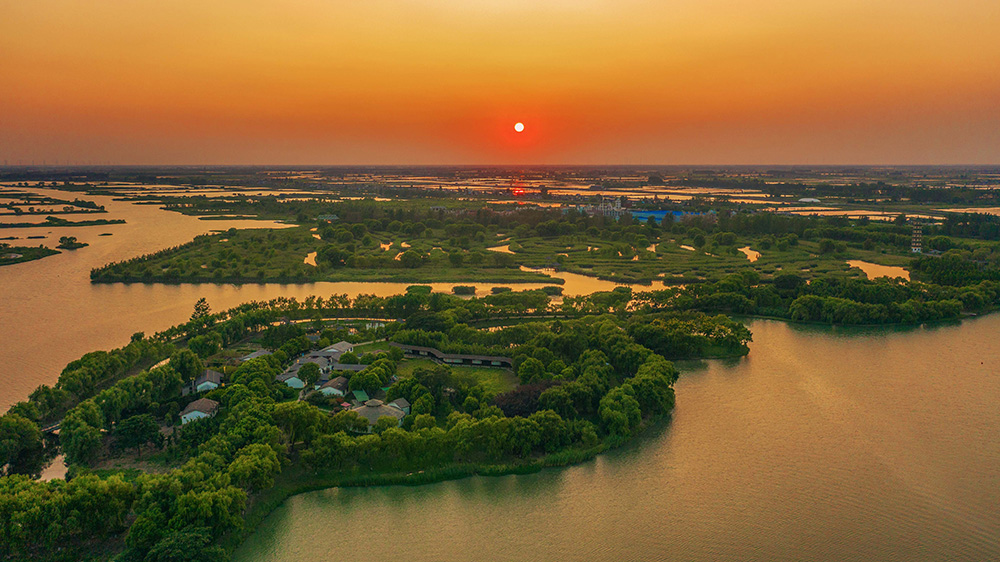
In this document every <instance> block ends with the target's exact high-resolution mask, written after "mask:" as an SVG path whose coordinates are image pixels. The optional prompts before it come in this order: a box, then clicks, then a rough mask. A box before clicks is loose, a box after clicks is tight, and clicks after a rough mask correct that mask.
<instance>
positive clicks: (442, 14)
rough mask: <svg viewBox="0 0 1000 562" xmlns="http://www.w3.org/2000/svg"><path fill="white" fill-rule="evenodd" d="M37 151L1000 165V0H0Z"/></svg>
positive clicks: (16, 92)
mask: <svg viewBox="0 0 1000 562" xmlns="http://www.w3.org/2000/svg"><path fill="white" fill-rule="evenodd" d="M518 121H522V122H524V124H525V131H524V132H523V133H520V134H518V133H515V132H514V129H513V126H514V123H515V122H518ZM42 160H46V161H47V162H48V163H50V164H51V163H54V162H55V161H58V162H60V163H97V162H102V163H103V162H111V163H138V164H143V163H145V164H185V163H190V164H212V163H216V164H229V163H247V164H353V163H363V164H410V163H434V164H449V163H455V164H461V163H512V164H518V163H525V164H528V163H552V164H559V163H562V164H575V163H579V164H587V163H594V164H605V163H622V164H654V163H663V164H823V163H827V164H934V163H937V164H945V163H952V164H976V163H978V164H1000V1H998V0H909V1H906V2H903V1H885V0H658V1H657V0H646V1H644V0H506V1H504V0H398V1H383V0H350V1H338V0H285V1H280V2H279V1H268V2H265V1H260V0H0V164H2V163H3V161H6V162H7V163H9V164H15V163H18V162H24V163H29V162H31V161H35V162H37V163H41V161H42Z"/></svg>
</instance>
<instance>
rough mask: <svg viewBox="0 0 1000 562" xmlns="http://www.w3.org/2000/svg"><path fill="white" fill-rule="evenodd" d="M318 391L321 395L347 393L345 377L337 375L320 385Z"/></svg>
mask: <svg viewBox="0 0 1000 562" xmlns="http://www.w3.org/2000/svg"><path fill="white" fill-rule="evenodd" d="M319 392H320V394H322V395H323V396H344V395H346V394H347V379H346V378H344V377H337V378H335V379H331V380H328V381H326V382H325V383H323V384H322V385H320V387H319Z"/></svg>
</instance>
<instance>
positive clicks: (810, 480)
mask: <svg viewBox="0 0 1000 562" xmlns="http://www.w3.org/2000/svg"><path fill="white" fill-rule="evenodd" d="M750 327H751V329H752V330H753V333H754V342H753V343H752V344H751V352H750V355H749V356H747V357H745V358H742V359H739V360H731V361H709V362H695V363H685V364H681V367H682V368H683V374H682V377H681V379H680V380H679V381H678V383H677V385H676V389H677V409H676V411H675V414H674V417H673V419H672V421H671V422H670V423H664V424H661V425H660V426H658V427H656V428H653V429H651V430H650V431H648V432H647V434H645V435H644V436H643V437H641V438H640V439H638V440H637V441H636V442H635V443H633V444H630V445H629V446H627V447H626V448H624V449H621V450H617V451H614V452H611V453H609V454H606V455H603V456H600V457H598V458H597V459H595V460H593V461H590V462H587V463H584V464H581V465H576V466H572V467H568V468H563V469H550V470H545V471H543V472H541V473H538V474H533V475H526V476H506V477H499V478H478V477H477V478H467V479H463V480H458V481H452V482H443V483H440V484H433V485H426V486H419V487H400V486H393V487H378V488H369V489H330V490H323V491H318V492H311V493H308V494H303V495H300V496H296V497H294V498H291V499H290V500H289V501H287V502H285V503H284V504H283V505H282V506H281V507H279V508H278V509H277V510H276V511H275V512H273V513H272V514H271V516H269V517H268V518H267V519H266V520H265V521H264V522H263V524H262V525H261V527H260V528H259V529H258V530H257V531H256V532H255V533H254V534H253V535H252V536H251V537H250V539H249V541H248V542H247V543H245V544H244V545H243V546H242V547H241V548H240V549H239V550H238V551H237V554H236V558H235V559H236V560H237V562H291V561H296V562H311V561H321V560H328V559H330V558H331V557H336V558H338V559H346V560H356V561H359V562H365V561H370V560H372V561H373V560H380V559H383V558H385V557H386V556H402V557H405V558H406V559H407V560H409V561H412V562H425V561H426V562H431V561H439V560H452V561H470V562H471V561H480V560H491V561H499V562H506V561H510V562H515V561H518V562H521V561H526V562H532V561H539V562H542V561H545V562H548V561H552V560H587V561H594V562H605V561H606V562H623V561H654V560H657V561H674V560H676V561H696V562H697V561H705V562H709V561H711V562H717V561H733V562H737V561H739V562H745V561H762V562H763V561H767V562H780V561H802V560H809V561H830V562H845V561H858V562H861V561H864V562H868V561H872V560H879V561H900V562H903V561H907V562H910V561H928V562H929V561H941V560H959V561H961V560H968V561H981V560H997V559H1000V510H998V509H997V507H996V506H997V505H1000V439H997V435H998V431H1000V410H998V409H997V408H996V403H997V401H998V400H1000V377H998V376H997V375H996V372H997V371H996V369H997V364H998V361H1000V340H998V339H997V338H996V334H997V333H998V331H1000V315H991V316H987V317H984V318H979V319H974V320H970V321H966V322H963V323H962V324H961V325H947V326H937V327H933V328H911V329H895V328H877V329H876V328H870V329H844V328H818V327H802V326H795V325H789V324H785V323H781V322H776V321H764V320H754V321H751V322H750Z"/></svg>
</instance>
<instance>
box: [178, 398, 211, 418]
mask: <svg viewBox="0 0 1000 562" xmlns="http://www.w3.org/2000/svg"><path fill="white" fill-rule="evenodd" d="M218 412H219V403H218V402H216V401H215V400H209V399H208V398H199V399H197V400H195V401H194V402H191V403H190V404H188V405H187V408H184V410H183V411H182V412H181V425H184V424H186V423H188V422H193V421H194V420H199V419H203V418H211V417H214V416H215V414H217V413H218Z"/></svg>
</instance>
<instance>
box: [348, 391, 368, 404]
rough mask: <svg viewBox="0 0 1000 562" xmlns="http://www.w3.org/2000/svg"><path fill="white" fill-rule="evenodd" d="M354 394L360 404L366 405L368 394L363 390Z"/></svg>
mask: <svg viewBox="0 0 1000 562" xmlns="http://www.w3.org/2000/svg"><path fill="white" fill-rule="evenodd" d="M352 394H354V399H355V400H357V401H358V403H360V404H364V403H365V402H367V401H368V393H367V392H365V391H363V390H355V391H354V392H352Z"/></svg>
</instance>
